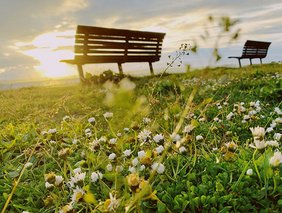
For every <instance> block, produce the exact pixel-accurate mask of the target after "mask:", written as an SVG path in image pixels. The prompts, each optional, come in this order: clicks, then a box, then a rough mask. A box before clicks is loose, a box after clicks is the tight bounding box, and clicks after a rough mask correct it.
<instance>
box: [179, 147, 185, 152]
mask: <svg viewBox="0 0 282 213" xmlns="http://www.w3.org/2000/svg"><path fill="white" fill-rule="evenodd" d="M186 150H187V149H186V148H185V147H184V146H181V147H179V152H180V153H184V152H186Z"/></svg>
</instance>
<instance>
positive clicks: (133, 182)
mask: <svg viewBox="0 0 282 213" xmlns="http://www.w3.org/2000/svg"><path fill="white" fill-rule="evenodd" d="M126 180H127V183H128V185H129V186H138V185H139V182H140V178H139V176H138V174H136V173H132V174H129V175H128V176H126Z"/></svg>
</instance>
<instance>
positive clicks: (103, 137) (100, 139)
mask: <svg viewBox="0 0 282 213" xmlns="http://www.w3.org/2000/svg"><path fill="white" fill-rule="evenodd" d="M98 141H99V142H102V143H105V142H106V141H107V138H106V137H105V136H102V137H101V138H99V140H98Z"/></svg>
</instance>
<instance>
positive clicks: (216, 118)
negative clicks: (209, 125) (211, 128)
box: [213, 117, 221, 123]
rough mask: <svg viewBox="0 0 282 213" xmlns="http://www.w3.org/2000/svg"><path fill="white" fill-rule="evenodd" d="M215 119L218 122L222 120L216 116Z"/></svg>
mask: <svg viewBox="0 0 282 213" xmlns="http://www.w3.org/2000/svg"><path fill="white" fill-rule="evenodd" d="M213 120H214V121H215V122H218V123H220V122H221V120H220V119H219V118H218V117H215V118H214V119H213Z"/></svg>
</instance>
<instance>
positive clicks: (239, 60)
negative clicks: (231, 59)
mask: <svg viewBox="0 0 282 213" xmlns="http://www.w3.org/2000/svg"><path fill="white" fill-rule="evenodd" d="M238 62H239V67H240V68H241V67H242V65H241V59H239V58H238Z"/></svg>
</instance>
